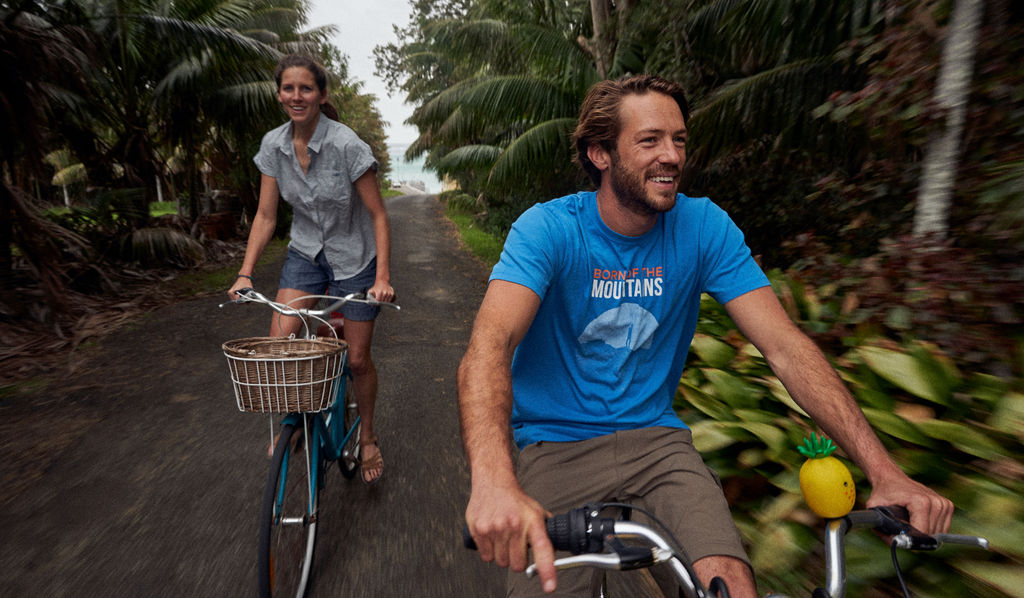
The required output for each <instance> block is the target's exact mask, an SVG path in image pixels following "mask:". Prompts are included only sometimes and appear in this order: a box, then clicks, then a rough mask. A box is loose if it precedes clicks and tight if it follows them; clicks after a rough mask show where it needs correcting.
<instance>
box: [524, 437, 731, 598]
mask: <svg viewBox="0 0 1024 598" xmlns="http://www.w3.org/2000/svg"><path fill="white" fill-rule="evenodd" d="M517 475H518V477H519V483H520V484H521V485H522V486H523V489H524V490H525V491H526V493H527V494H529V495H530V496H532V497H533V498H535V499H536V500H537V501H539V502H540V503H541V504H542V505H544V507H545V508H546V509H548V510H549V511H551V512H552V513H554V514H558V513H564V512H566V511H568V510H569V509H571V508H575V507H580V506H583V504H584V503H587V502H594V501H598V502H625V503H630V504H633V505H636V506H637V507H640V508H643V509H646V510H648V511H650V512H651V513H653V514H654V516H655V517H657V518H658V519H659V520H661V521H662V522H664V523H665V524H666V525H667V526H668V527H669V528H670V529H671V530H672V533H673V534H674V535H675V537H676V539H677V540H678V541H679V542H680V543H681V544H682V547H683V550H685V551H686V554H687V555H688V556H689V558H690V560H691V562H693V561H697V560H699V559H701V558H703V557H706V556H712V555H722V556H732V557H735V558H738V559H740V560H742V561H744V562H746V563H747V564H749V563H750V561H749V559H748V558H747V554H746V552H745V551H744V549H743V544H742V542H741V540H740V536H739V532H738V531H737V530H736V526H735V524H734V523H733V520H732V516H731V514H730V513H729V505H728V504H727V503H726V501H725V496H724V495H723V494H722V488H721V484H720V482H719V480H718V476H717V475H715V473H714V472H713V471H711V470H710V469H709V468H708V467H707V466H706V465H705V464H704V461H703V460H702V459H701V457H700V455H699V454H698V453H697V451H696V449H695V448H694V447H693V440H692V436H691V434H690V431H689V430H685V429H677V428H665V427H658V428H644V429H640V430H627V431H623V432H616V433H614V434H609V435H606V436H599V437H597V438H591V439H589V440H582V441H579V442H538V443H537V444H532V445H529V446H527V447H525V448H524V449H523V450H522V452H521V453H520V455H519V460H518V464H517ZM633 520H634V521H637V522H638V523H645V524H650V523H651V521H650V520H649V519H648V518H646V517H645V516H644V515H642V514H641V513H638V512H634V514H633ZM556 556H565V554H558V555H556ZM659 570H660V571H659ZM651 573H652V575H654V576H655V579H656V580H658V584H659V585H660V586H661V587H662V588H663V590H664V589H667V588H669V587H671V585H672V582H671V581H670V580H669V579H668V577H667V574H669V571H668V569H667V568H666V567H661V566H657V567H653V568H652V569H651ZM600 574H601V571H600V570H597V569H593V568H589V567H580V568H573V569H565V570H562V571H559V572H558V590H557V595H559V596H590V595H593V593H594V592H595V584H596V583H598V581H599V580H600ZM669 591H670V592H671V590H669ZM508 595H509V596H516V597H521V596H550V594H544V593H543V591H542V590H541V588H540V582H539V579H538V578H537V577H534V578H532V579H529V578H527V577H526V576H525V575H523V574H522V573H515V572H512V571H510V574H509V593H508ZM670 595H672V596H675V595H677V593H671V594H670Z"/></svg>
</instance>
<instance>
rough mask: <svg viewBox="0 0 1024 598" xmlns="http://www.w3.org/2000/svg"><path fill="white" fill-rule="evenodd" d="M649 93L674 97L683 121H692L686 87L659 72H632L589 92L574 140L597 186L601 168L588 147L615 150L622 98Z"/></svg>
mask: <svg viewBox="0 0 1024 598" xmlns="http://www.w3.org/2000/svg"><path fill="white" fill-rule="evenodd" d="M649 92H654V93H662V94H665V95H667V96H669V97H671V98H672V99H673V100H675V102H676V104H678V105H679V110H680V111H682V113H683V122H686V121H688V120H690V107H689V105H688V104H687V102H686V94H685V93H684V92H683V88H682V87H680V86H679V85H677V84H675V83H673V82H671V81H669V80H668V79H664V78H662V77H659V76H657V75H633V76H631V77H621V78H619V79H612V80H607V81H601V82H600V83H597V84H595V85H594V86H593V87H591V88H590V91H588V92H587V97H586V98H585V99H584V100H583V105H582V106H581V107H580V116H579V121H578V122H577V125H576V130H575V131H573V133H572V140H573V143H575V145H576V163H577V164H579V165H580V167H582V168H583V170H584V171H586V173H587V176H589V177H590V180H591V182H593V183H594V186H595V187H600V186H601V170H600V169H599V168H598V167H597V166H595V165H594V163H593V162H591V161H590V157H589V156H587V150H589V149H590V146H592V145H600V146H601V147H603V148H604V149H605V150H607V151H609V152H611V151H614V150H615V143H616V140H617V139H618V137H619V131H620V129H621V123H620V120H619V106H620V105H621V104H622V100H623V99H624V98H625V97H626V96H628V95H644V94H646V93H649Z"/></svg>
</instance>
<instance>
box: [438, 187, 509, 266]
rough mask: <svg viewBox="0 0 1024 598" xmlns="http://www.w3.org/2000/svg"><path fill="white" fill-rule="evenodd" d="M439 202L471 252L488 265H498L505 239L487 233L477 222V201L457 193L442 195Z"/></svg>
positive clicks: (449, 192)
mask: <svg viewBox="0 0 1024 598" xmlns="http://www.w3.org/2000/svg"><path fill="white" fill-rule="evenodd" d="M439 200H440V201H441V202H443V203H444V206H445V215H447V217H448V218H449V219H450V220H451V221H452V222H453V223H454V224H455V226H457V227H458V229H459V236H460V237H461V238H462V242H463V243H465V244H466V246H467V247H468V248H469V251H470V252H471V253H472V254H473V255H475V256H477V257H478V258H480V259H481V260H483V261H484V263H486V264H496V263H497V262H498V258H499V257H501V249H502V246H503V245H504V242H505V239H504V237H503V236H495V235H494V234H492V233H489V232H487V231H486V230H484V228H483V227H482V226H481V224H480V223H479V222H478V221H477V219H476V217H475V214H476V210H475V209H474V208H475V204H476V201H475V200H474V199H473V198H472V197H470V196H469V195H466V194H465V193H459V192H455V191H447V192H445V193H442V194H441V196H440V198H439Z"/></svg>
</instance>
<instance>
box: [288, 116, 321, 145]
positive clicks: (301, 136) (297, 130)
mask: <svg viewBox="0 0 1024 598" xmlns="http://www.w3.org/2000/svg"><path fill="white" fill-rule="evenodd" d="M320 116H321V115H320V114H319V113H318V114H317V115H316V118H313V119H311V120H308V121H305V122H302V123H297V122H294V121H293V122H292V139H293V140H295V141H300V142H302V144H303V145H305V144H307V143H309V140H310V139H312V138H313V133H315V132H316V126H317V124H318V123H319V122H320Z"/></svg>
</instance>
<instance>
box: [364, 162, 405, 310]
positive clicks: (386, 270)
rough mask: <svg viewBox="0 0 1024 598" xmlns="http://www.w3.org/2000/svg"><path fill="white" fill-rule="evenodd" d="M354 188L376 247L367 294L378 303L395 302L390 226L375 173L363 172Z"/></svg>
mask: <svg viewBox="0 0 1024 598" xmlns="http://www.w3.org/2000/svg"><path fill="white" fill-rule="evenodd" d="M355 188H356V192H357V193H358V194H359V198H360V199H362V201H363V205H364V206H366V210H367V211H368V212H369V213H370V218H371V220H372V221H373V238H374V243H375V244H376V247H377V275H376V277H375V279H374V281H373V287H372V288H371V289H370V290H369V293H370V294H372V295H373V296H374V297H375V298H376V299H377V300H378V301H385V302H391V301H394V300H395V289H394V288H392V286H391V225H390V224H389V222H388V211H387V209H386V208H385V207H384V198H383V197H382V196H381V194H380V185H379V184H378V183H377V173H376V171H374V170H373V169H372V168H371V169H370V170H367V171H366V172H364V173H363V174H362V176H360V177H359V178H358V179H356V182H355Z"/></svg>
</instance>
